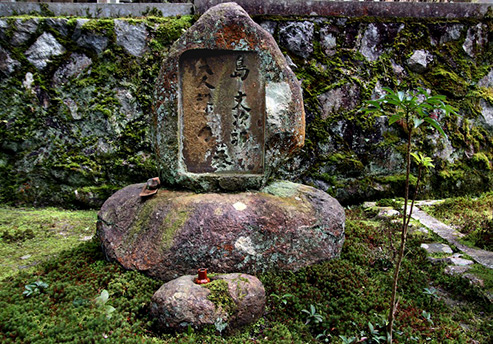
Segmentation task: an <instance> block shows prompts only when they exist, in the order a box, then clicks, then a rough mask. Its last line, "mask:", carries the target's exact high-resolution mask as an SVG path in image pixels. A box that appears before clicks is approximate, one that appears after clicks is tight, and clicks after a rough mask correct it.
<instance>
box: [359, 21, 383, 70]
mask: <svg viewBox="0 0 493 344" xmlns="http://www.w3.org/2000/svg"><path fill="white" fill-rule="evenodd" d="M379 43H380V36H379V34H378V28H377V26H376V25H375V24H373V23H371V24H369V25H368V28H367V29H366V31H365V33H364V34H363V39H362V41H361V48H360V53H361V55H363V56H364V57H366V59H367V60H368V61H375V60H377V59H378V58H379V57H380V55H381V54H382V51H379V50H378V49H377V48H378V47H377V46H378V44H379Z"/></svg>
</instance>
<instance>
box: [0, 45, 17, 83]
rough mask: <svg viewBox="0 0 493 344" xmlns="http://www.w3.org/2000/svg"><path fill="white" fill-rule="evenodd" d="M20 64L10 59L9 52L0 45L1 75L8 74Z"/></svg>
mask: <svg viewBox="0 0 493 344" xmlns="http://www.w3.org/2000/svg"><path fill="white" fill-rule="evenodd" d="M20 65H21V64H20V62H19V61H16V60H14V59H12V57H11V56H10V54H9V52H8V51H7V50H5V49H3V48H2V47H1V46H0V72H2V73H3V75H5V76H9V75H10V74H12V73H13V72H14V70H15V69H16V68H18V67H19V66H20Z"/></svg>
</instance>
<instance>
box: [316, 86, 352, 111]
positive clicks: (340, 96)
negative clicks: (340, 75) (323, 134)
mask: <svg viewBox="0 0 493 344" xmlns="http://www.w3.org/2000/svg"><path fill="white" fill-rule="evenodd" d="M359 99H360V89H359V87H358V86H357V85H354V84H345V85H343V86H342V87H339V88H335V89H332V90H329V91H327V92H325V93H323V94H321V95H320V96H318V100H319V102H320V104H321V105H322V118H323V119H326V118H328V117H330V115H333V114H337V112H338V111H341V110H351V109H354V108H356V107H357V106H358V104H359Z"/></svg>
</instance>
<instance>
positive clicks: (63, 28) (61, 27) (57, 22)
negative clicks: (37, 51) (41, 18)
mask: <svg viewBox="0 0 493 344" xmlns="http://www.w3.org/2000/svg"><path fill="white" fill-rule="evenodd" d="M45 23H46V25H48V26H49V27H51V28H52V29H55V30H57V31H58V32H59V33H60V34H61V35H62V36H65V37H67V36H68V34H69V32H70V27H69V26H68V25H67V23H68V19H66V18H46V19H45Z"/></svg>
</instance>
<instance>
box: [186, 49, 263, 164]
mask: <svg viewBox="0 0 493 344" xmlns="http://www.w3.org/2000/svg"><path fill="white" fill-rule="evenodd" d="M258 64H259V63H258V56H257V54H256V53H255V52H247V51H245V52H241V51H217V50H189V51H187V52H186V53H184V54H183V55H182V56H181V59H180V77H181V80H180V82H181V90H182V93H181V102H182V114H181V121H180V124H181V128H180V132H181V133H182V135H183V137H182V140H181V142H183V151H182V152H183V158H184V163H185V166H186V168H187V170H188V172H191V173H211V172H215V173H250V174H259V173H262V171H263V153H264V130H265V129H264V128H265V100H264V99H265V87H264V85H263V82H262V79H261V78H260V76H259V67H258Z"/></svg>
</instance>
